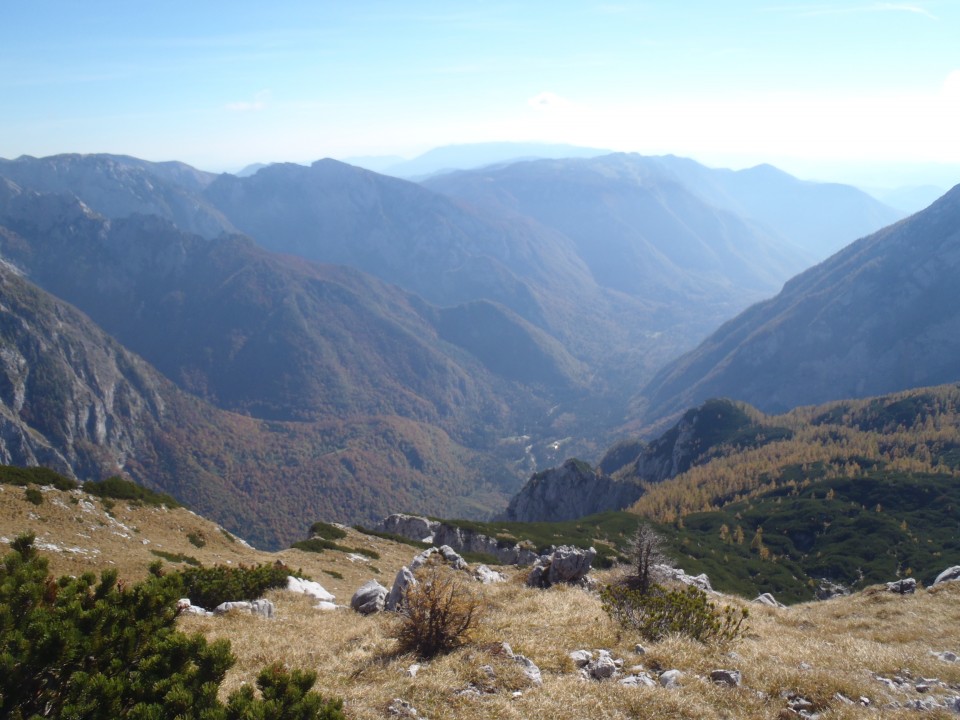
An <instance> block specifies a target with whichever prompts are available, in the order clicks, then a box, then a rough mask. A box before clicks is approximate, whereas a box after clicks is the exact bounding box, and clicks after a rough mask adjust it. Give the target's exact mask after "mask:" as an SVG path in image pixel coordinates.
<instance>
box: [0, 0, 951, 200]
mask: <svg viewBox="0 0 960 720" xmlns="http://www.w3.org/2000/svg"><path fill="white" fill-rule="evenodd" d="M0 97H2V105H0V157H8V158H9V157H16V156H18V155H21V154H31V155H48V154H53V153H59V152H114V153H127V154H131V155H136V156H138V157H144V158H147V159H151V160H166V159H180V160H183V161H185V162H188V163H190V164H193V165H196V166H198V167H201V168H204V169H210V170H229V169H237V168H239V167H242V166H243V165H245V164H247V163H251V162H257V161H294V162H306V161H311V160H314V159H317V158H320V157H325V156H331V157H349V156H359V155H401V156H405V157H411V156H413V155H416V154H418V153H420V152H422V151H425V150H427V149H429V148H431V147H435V146H438V145H445V144H452V143H467V142H479V141H488V140H517V141H530V140H542V141H549V142H568V143H574V144H580V145H591V146H596V147H609V148H612V149H616V150H626V151H636V152H641V153H647V154H654V153H667V152H671V153H675V154H678V155H685V156H690V157H694V158H696V159H698V160H701V161H703V162H706V163H708V164H714V165H729V166H744V165H748V164H753V163H757V162H764V161H766V162H772V163H774V164H779V165H781V166H782V167H785V168H786V169H788V170H792V171H794V172H798V174H806V175H808V176H811V175H817V174H819V175H821V176H825V175H829V172H830V171H829V170H828V168H830V167H831V164H832V165H833V166H839V165H843V164H844V163H846V164H848V165H849V164H857V163H865V162H872V163H880V164H882V163H908V162H909V163H926V162H943V163H960V131H958V128H960V0H916V1H915V2H902V3H901V2H870V1H858V0H850V1H849V2H778V1H777V0H772V1H770V2H756V1H753V0H745V1H743V2H734V1H732V0H728V2H717V1H716V0H711V1H697V2H694V1H689V0H688V1H680V0H674V1H672V2H667V1H661V0H651V1H649V2H563V1H562V0H553V1H552V2H496V1H493V2H480V1H477V2H470V3H465V2H463V3H461V2H419V1H417V0H406V1H405V2H364V1H363V0H356V1H355V2H351V3H347V2H323V1H320V2H317V1H313V2H282V1H278V2H272V3H270V2H264V1H263V0H258V1H257V2H247V1H246V0H233V1H231V2H213V1H206V2H204V1H202V0H192V1H191V2H180V1H177V0H172V1H164V2H154V3H150V4H147V3H140V2H131V1H130V0H124V1H122V2H99V1H97V0H86V1H81V0H70V1H67V0H61V1H59V2H55V1H50V0H30V2H27V1H26V0H16V1H14V0H8V1H7V2H5V3H2V4H0ZM824 179H829V178H827V177H824ZM958 181H960V178H958Z"/></svg>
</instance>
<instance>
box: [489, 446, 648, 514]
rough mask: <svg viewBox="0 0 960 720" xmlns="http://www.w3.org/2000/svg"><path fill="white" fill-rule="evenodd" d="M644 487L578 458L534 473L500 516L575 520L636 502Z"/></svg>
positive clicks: (619, 508)
mask: <svg viewBox="0 0 960 720" xmlns="http://www.w3.org/2000/svg"><path fill="white" fill-rule="evenodd" d="M642 494H643V488H642V487H641V486H640V485H639V484H637V483H635V482H631V481H627V482H624V481H621V480H617V479H615V478H612V477H610V476H609V475H605V474H603V473H601V472H599V471H597V470H594V469H593V468H591V467H590V466H589V465H588V464H587V463H585V462H583V461H581V460H567V461H566V462H565V463H563V465H561V466H560V467H557V468H551V469H549V470H542V471H541V472H538V473H535V474H534V475H533V476H532V477H531V478H530V479H529V480H528V481H527V482H526V484H524V486H523V487H522V488H521V489H520V492H518V493H517V494H516V495H514V496H513V497H512V498H510V504H509V505H507V510H506V512H505V513H504V514H503V518H504V519H505V520H508V521H512V522H557V521H561V520H575V519H576V518H581V517H584V516H586V515H595V514H597V513H601V512H606V511H608V510H622V509H623V508H625V507H630V506H631V505H632V504H633V503H635V502H636V501H637V500H638V499H639V498H640V495H642Z"/></svg>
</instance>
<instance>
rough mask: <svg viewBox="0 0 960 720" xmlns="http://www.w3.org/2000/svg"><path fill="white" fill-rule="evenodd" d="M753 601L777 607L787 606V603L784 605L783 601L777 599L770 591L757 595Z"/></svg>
mask: <svg viewBox="0 0 960 720" xmlns="http://www.w3.org/2000/svg"><path fill="white" fill-rule="evenodd" d="M753 602H755V603H757V604H759V605H766V606H767V607H775V608H782V607H786V605H784V604H783V603H782V602H780V601H779V600H777V599H776V598H775V597H774V596H773V595H771V594H770V593H762V594H760V595H757V597H755V598H754V599H753Z"/></svg>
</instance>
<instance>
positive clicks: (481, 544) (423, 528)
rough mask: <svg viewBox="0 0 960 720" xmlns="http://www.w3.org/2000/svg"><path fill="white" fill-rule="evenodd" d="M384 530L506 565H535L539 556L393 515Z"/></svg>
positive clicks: (482, 537)
mask: <svg viewBox="0 0 960 720" xmlns="http://www.w3.org/2000/svg"><path fill="white" fill-rule="evenodd" d="M380 529H381V530H383V531H384V532H389V533H392V534H394V535H401V536H402V537H405V538H409V539H411V540H419V541H424V542H428V543H432V544H434V545H437V546H440V545H449V546H450V547H451V548H452V549H453V550H455V551H457V552H475V553H485V554H487V555H493V556H494V557H496V558H497V560H499V561H500V562H502V563H504V564H505V565H531V564H533V562H534V561H535V560H536V559H537V554H536V553H535V552H533V551H532V550H530V549H529V548H527V547H524V546H523V545H521V544H519V543H506V542H504V541H502V540H497V539H496V538H492V537H489V536H487V535H484V534H483V533H479V532H476V531H474V530H468V529H465V528H461V527H457V526H456V525H451V524H449V523H444V522H438V521H436V520H429V519H427V518H425V517H417V516H414V515H402V514H397V515H390V516H389V517H387V518H385V519H384V520H383V522H381V523H380Z"/></svg>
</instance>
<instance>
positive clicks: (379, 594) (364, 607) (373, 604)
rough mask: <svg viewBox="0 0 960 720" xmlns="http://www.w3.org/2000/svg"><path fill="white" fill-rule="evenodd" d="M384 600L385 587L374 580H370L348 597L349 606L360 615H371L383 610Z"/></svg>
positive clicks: (385, 594) (385, 596)
mask: <svg viewBox="0 0 960 720" xmlns="http://www.w3.org/2000/svg"><path fill="white" fill-rule="evenodd" d="M386 600H387V589H386V588H385V587H384V586H383V585H381V584H380V583H378V582H377V581H376V580H370V581H368V582H366V583H364V584H363V585H361V586H360V589H359V590H357V591H356V592H355V593H354V594H353V597H352V598H350V607H351V608H353V609H354V610H356V611H357V612H358V613H360V614H361V615H372V614H373V613H377V612H380V611H381V610H383V607H384V605H385V604H386Z"/></svg>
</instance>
